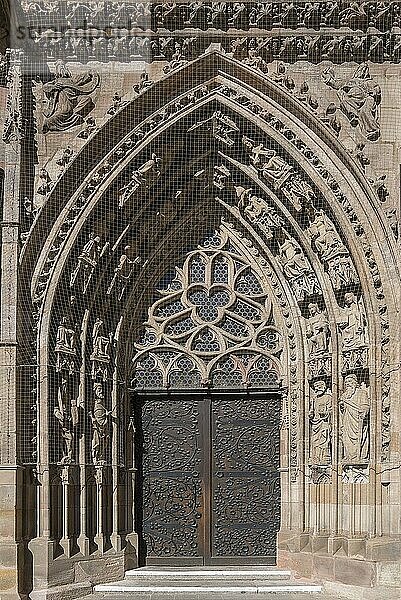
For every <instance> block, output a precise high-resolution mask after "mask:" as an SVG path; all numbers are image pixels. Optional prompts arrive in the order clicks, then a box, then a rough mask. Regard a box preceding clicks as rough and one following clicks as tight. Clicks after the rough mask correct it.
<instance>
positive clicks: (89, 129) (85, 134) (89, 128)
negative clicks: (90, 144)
mask: <svg viewBox="0 0 401 600" xmlns="http://www.w3.org/2000/svg"><path fill="white" fill-rule="evenodd" d="M96 129H97V125H96V121H95V119H94V118H93V117H88V118H87V119H85V127H84V128H83V129H82V131H80V132H79V133H78V135H77V137H79V138H81V139H83V140H87V139H88V138H89V137H90V136H91V135H92V133H94V132H95V131H96Z"/></svg>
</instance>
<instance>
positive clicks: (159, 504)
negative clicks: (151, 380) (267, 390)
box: [138, 394, 280, 565]
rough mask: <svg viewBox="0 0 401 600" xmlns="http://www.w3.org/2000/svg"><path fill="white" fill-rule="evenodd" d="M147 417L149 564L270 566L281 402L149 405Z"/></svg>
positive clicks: (253, 399)
mask: <svg viewBox="0 0 401 600" xmlns="http://www.w3.org/2000/svg"><path fill="white" fill-rule="evenodd" d="M141 411H142V414H141V423H142V425H141V426H142V440H143V446H142V453H143V463H142V482H141V483H142V503H143V521H142V536H143V541H144V545H145V554H146V561H147V564H163V563H172V564H187V565H188V564H193V565H196V564H213V563H217V564H218V563H227V562H228V563H229V562H233V561H234V562H238V561H241V560H243V561H245V562H248V563H249V562H263V563H274V561H275V554H276V534H277V531H278V528H279V520H280V485H279V471H278V467H279V414H280V397H279V396H278V395H277V394H267V395H260V396H259V395H257V396H256V395H255V396H238V395H233V396H231V395H230V396H225V397H221V396H214V395H211V396H210V397H208V398H204V397H203V398H202V397H200V398H199V399H196V398H194V397H192V398H191V399H190V398H188V399H176V398H175V399H173V400H172V399H168V398H167V397H166V398H164V399H160V398H159V399H155V398H151V399H147V400H145V401H144V402H143V404H142V409H141ZM138 416H140V415H138Z"/></svg>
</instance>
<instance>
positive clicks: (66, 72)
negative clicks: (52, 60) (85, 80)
mask: <svg viewBox="0 0 401 600" xmlns="http://www.w3.org/2000/svg"><path fill="white" fill-rule="evenodd" d="M55 74H56V77H71V76H72V74H71V71H70V69H69V68H68V67H67V65H66V64H65V62H64V61H63V60H57V61H56V65H55Z"/></svg>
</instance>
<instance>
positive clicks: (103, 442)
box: [90, 383, 111, 466]
mask: <svg viewBox="0 0 401 600" xmlns="http://www.w3.org/2000/svg"><path fill="white" fill-rule="evenodd" d="M93 391H94V395H95V399H94V403H93V410H92V412H91V413H90V418H91V421H92V428H93V430H92V458H93V463H94V464H95V465H98V466H100V465H104V464H105V463H106V459H107V456H106V454H107V446H108V443H109V438H110V423H109V421H110V414H111V411H109V410H107V408H106V407H105V405H104V393H103V386H102V384H101V383H95V384H94V386H93Z"/></svg>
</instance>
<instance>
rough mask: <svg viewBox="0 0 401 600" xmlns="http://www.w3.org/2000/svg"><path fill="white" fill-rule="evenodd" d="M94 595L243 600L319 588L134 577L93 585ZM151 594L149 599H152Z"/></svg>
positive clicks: (265, 582) (284, 583)
mask: <svg viewBox="0 0 401 600" xmlns="http://www.w3.org/2000/svg"><path fill="white" fill-rule="evenodd" d="M95 592H101V593H102V594H106V596H105V597H106V598H108V597H109V595H110V594H113V595H120V594H127V595H129V597H133V596H136V595H138V596H139V597H140V598H141V599H142V598H143V597H144V595H146V594H149V595H152V594H153V595H156V594H160V595H163V594H164V597H167V598H170V597H175V596H177V597H178V596H179V597H181V598H183V599H184V598H185V600H187V598H188V597H189V595H190V596H194V597H195V596H197V597H199V598H201V597H205V598H207V597H209V596H213V597H216V598H217V597H220V596H221V597H223V596H224V597H225V598H227V597H229V598H230V600H231V598H232V597H233V595H238V596H241V598H244V594H247V595H249V596H254V595H255V594H278V593H281V594H283V593H285V594H294V593H297V594H299V593H302V594H311V593H319V592H321V586H320V585H316V584H311V583H305V582H302V583H301V582H297V581H293V580H291V581H282V580H274V579H271V580H263V579H261V580H258V581H252V583H251V581H237V580H236V579H235V578H233V579H232V580H231V582H229V581H225V582H224V581H217V582H216V581H213V580H211V579H204V580H198V581H190V580H186V581H175V580H170V581H169V580H163V579H159V580H156V581H155V580H153V581H152V582H148V583H145V582H143V581H141V580H140V579H137V580H135V579H134V578H132V577H131V578H129V579H124V580H123V581H117V582H115V583H108V584H99V585H96V586H95ZM153 595H152V598H153ZM258 598H260V596H258Z"/></svg>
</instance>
